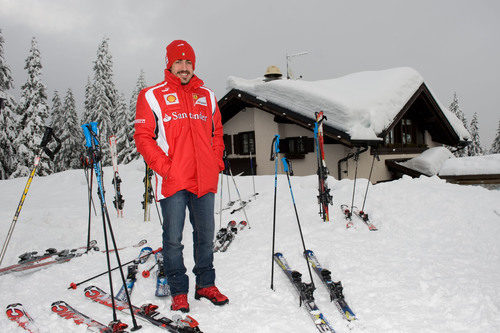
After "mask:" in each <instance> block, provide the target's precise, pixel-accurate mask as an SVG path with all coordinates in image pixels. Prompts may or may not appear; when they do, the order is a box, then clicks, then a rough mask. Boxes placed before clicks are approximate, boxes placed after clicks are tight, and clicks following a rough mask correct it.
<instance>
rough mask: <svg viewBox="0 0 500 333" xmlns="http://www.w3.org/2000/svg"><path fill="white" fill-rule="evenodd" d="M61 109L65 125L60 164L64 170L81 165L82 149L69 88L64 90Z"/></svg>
mask: <svg viewBox="0 0 500 333" xmlns="http://www.w3.org/2000/svg"><path fill="white" fill-rule="evenodd" d="M62 109H63V117H64V120H65V126H64V127H63V130H62V132H61V139H62V146H61V153H60V156H61V157H62V163H61V164H62V165H63V166H64V170H68V169H78V168H80V167H81V165H80V156H81V154H82V153H83V149H84V137H83V131H82V128H81V127H80V121H79V120H78V115H77V112H76V106H75V97H74V96H73V91H72V90H71V89H68V91H67V92H66V96H65V97H64V104H63V108H62Z"/></svg>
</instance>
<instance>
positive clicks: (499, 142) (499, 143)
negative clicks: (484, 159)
mask: <svg viewBox="0 0 500 333" xmlns="http://www.w3.org/2000/svg"><path fill="white" fill-rule="evenodd" d="M490 154H500V121H498V128H497V135H496V136H495V140H493V144H492V145H491V149H490Z"/></svg>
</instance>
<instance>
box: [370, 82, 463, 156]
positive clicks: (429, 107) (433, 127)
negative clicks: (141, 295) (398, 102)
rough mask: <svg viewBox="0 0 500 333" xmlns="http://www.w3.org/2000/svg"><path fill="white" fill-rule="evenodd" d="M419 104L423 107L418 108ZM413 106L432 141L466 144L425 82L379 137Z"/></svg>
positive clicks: (385, 133)
mask: <svg viewBox="0 0 500 333" xmlns="http://www.w3.org/2000/svg"><path fill="white" fill-rule="evenodd" d="M420 105H421V106H425V107H421V108H419V106H420ZM412 107H413V108H412ZM415 108H418V109H419V111H420V112H421V115H422V118H423V119H422V121H423V122H424V123H425V127H426V129H427V130H428V131H429V133H430V135H431V136H432V139H433V140H434V141H436V142H440V143H443V144H447V145H450V146H458V145H460V146H462V145H466V144H467V141H462V140H460V137H459V136H458V134H457V133H456V131H455V130H454V129H453V126H452V125H451V124H450V122H449V121H448V118H446V116H445V114H444V113H443V111H442V110H441V107H440V106H439V104H438V103H437V102H436V100H435V99H434V97H433V96H432V94H431V92H430V91H429V89H428V88H427V86H426V85H425V83H422V85H421V86H420V87H419V88H418V90H417V91H416V92H415V93H414V94H413V96H412V97H411V98H410V99H409V100H408V102H407V103H406V104H405V106H404V107H403V108H402V109H401V111H400V112H399V113H398V114H397V115H396V117H394V120H393V121H392V123H391V124H390V125H389V126H388V127H387V128H386V129H385V130H384V131H383V132H382V133H381V134H380V135H379V137H382V138H383V137H385V136H386V135H387V133H388V132H389V131H391V130H392V129H393V128H394V126H396V124H397V123H398V122H399V121H400V120H401V119H402V118H403V117H404V116H405V115H406V114H407V113H408V112H410V111H411V110H412V109H415Z"/></svg>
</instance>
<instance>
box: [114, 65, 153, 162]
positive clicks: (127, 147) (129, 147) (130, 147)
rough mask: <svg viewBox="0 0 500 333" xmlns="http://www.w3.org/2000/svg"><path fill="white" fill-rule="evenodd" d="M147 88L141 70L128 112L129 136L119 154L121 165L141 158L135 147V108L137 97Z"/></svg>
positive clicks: (127, 128) (127, 126) (125, 138)
mask: <svg viewBox="0 0 500 333" xmlns="http://www.w3.org/2000/svg"><path fill="white" fill-rule="evenodd" d="M144 88H146V80H145V78H144V71H143V70H141V72H140V73H139V77H138V78H137V83H136V85H135V89H134V91H133V92H132V96H131V97H130V102H129V107H128V112H127V124H126V127H125V128H126V130H127V134H126V136H124V145H123V148H122V149H121V150H120V152H119V156H118V158H119V160H120V161H121V163H129V162H131V161H133V160H136V159H138V158H139V157H140V155H139V153H138V152H137V149H136V147H135V142H134V132H135V130H134V122H135V107H136V104H137V97H138V96H139V93H140V92H141V90H142V89H144Z"/></svg>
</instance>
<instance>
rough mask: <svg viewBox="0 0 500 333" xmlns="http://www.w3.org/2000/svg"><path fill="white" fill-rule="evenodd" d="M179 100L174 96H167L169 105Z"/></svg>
mask: <svg viewBox="0 0 500 333" xmlns="http://www.w3.org/2000/svg"><path fill="white" fill-rule="evenodd" d="M176 100H177V98H176V97H175V96H174V95H168V96H167V101H168V102H169V103H174V102H175V101H176Z"/></svg>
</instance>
